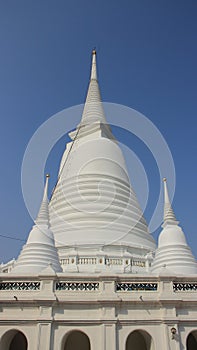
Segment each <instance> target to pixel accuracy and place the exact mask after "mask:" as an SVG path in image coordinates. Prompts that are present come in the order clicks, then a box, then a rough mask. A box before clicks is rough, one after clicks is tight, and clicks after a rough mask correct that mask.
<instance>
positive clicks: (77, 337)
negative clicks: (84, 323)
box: [63, 331, 90, 350]
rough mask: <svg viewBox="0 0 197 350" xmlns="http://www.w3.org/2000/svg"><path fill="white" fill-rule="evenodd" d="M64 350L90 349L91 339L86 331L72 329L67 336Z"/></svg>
mask: <svg viewBox="0 0 197 350" xmlns="http://www.w3.org/2000/svg"><path fill="white" fill-rule="evenodd" d="M63 350H90V340H89V338H88V336H87V335H86V334H85V333H83V332H81V331H72V332H70V333H69V334H68V335H67V337H66V340H65V343H64V347H63Z"/></svg>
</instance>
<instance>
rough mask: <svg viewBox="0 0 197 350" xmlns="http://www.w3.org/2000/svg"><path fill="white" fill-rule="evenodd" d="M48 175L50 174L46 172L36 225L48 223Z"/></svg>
mask: <svg viewBox="0 0 197 350" xmlns="http://www.w3.org/2000/svg"><path fill="white" fill-rule="evenodd" d="M49 177H50V175H49V174H47V175H46V183H45V188H44V194H43V199H42V203H41V206H40V210H39V212H38V215H37V219H36V220H35V223H36V224H37V225H43V224H45V225H48V223H49V208H48V196H47V193H48V183H49Z"/></svg>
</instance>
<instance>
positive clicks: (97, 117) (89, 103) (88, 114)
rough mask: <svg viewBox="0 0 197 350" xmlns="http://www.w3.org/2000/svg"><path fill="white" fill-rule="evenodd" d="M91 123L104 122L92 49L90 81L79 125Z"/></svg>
mask: <svg viewBox="0 0 197 350" xmlns="http://www.w3.org/2000/svg"><path fill="white" fill-rule="evenodd" d="M93 123H104V124H105V123H106V119H105V114H104V110H103V105H102V102H101V94H100V89H99V85H98V81H97V65H96V50H93V51H92V66H91V74H90V82H89V87H88V92H87V97H86V101H85V105H84V110H83V114H82V119H81V123H80V125H87V124H88V125H90V124H93Z"/></svg>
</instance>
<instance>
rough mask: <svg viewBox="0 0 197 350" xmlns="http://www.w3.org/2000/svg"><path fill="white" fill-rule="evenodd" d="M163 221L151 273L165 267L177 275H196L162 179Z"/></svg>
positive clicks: (192, 257) (165, 184)
mask: <svg viewBox="0 0 197 350" xmlns="http://www.w3.org/2000/svg"><path fill="white" fill-rule="evenodd" d="M163 182H164V220H163V225H162V227H163V230H162V231H161V233H160V236H159V241H158V248H157V250H156V254H155V259H154V260H153V264H152V272H153V273H160V272H162V271H163V268H164V267H166V269H167V270H168V272H170V273H172V274H175V275H178V274H182V275H186V276H187V275H191V274H196V273H197V263H196V260H195V258H194V256H193V254H192V252H191V249H190V248H189V246H188V245H187V242H186V238H185V235H184V233H183V231H182V228H181V227H180V226H178V224H179V222H178V221H177V220H176V217H175V214H174V211H173V209H172V206H171V203H170V200H169V195H168V189H167V182H166V179H165V178H164V180H163Z"/></svg>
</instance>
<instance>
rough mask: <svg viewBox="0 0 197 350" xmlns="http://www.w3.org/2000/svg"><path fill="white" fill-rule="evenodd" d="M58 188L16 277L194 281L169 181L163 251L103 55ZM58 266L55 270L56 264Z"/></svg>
mask: <svg viewBox="0 0 197 350" xmlns="http://www.w3.org/2000/svg"><path fill="white" fill-rule="evenodd" d="M69 136H70V139H71V141H70V142H69V143H68V144H67V146H66V150H65V152H64V153H63V156H62V160H61V163H60V168H59V175H58V180H57V184H56V186H55V188H54V190H53V192H52V196H51V200H50V202H49V203H48V198H47V189H48V176H47V179H46V186H45V190H44V196H43V200H42V203H41V207H40V210H39V213H38V216H37V219H36V220H35V225H34V226H33V228H32V230H31V232H30V234H29V238H28V240H27V243H26V244H25V245H24V247H23V249H22V251H21V253H20V255H19V257H18V259H17V261H16V262H15V261H13V260H12V261H10V262H9V263H8V264H5V265H2V266H1V270H2V272H11V273H12V274H24V273H27V274H28V273H30V274H31V273H33V274H34V273H36V274H38V273H42V271H45V273H46V271H47V269H48V270H49V272H50V271H54V272H60V273H61V271H63V272H68V273H72V272H73V273H75V272H77V273H78V272H84V273H90V274H91V273H100V272H104V273H108V272H110V273H133V274H136V273H138V274H152V275H155V274H156V275H160V274H166V273H169V274H170V275H174V274H185V275H188V274H189V275H192V274H196V273H197V264H196V261H195V259H194V256H193V255H192V252H191V250H190V248H189V247H188V245H187V242H186V239H185V235H184V233H183V231H182V229H181V227H180V226H178V221H177V220H176V217H175V214H174V211H173V209H172V206H171V203H170V200H169V196H168V190H167V184H166V179H165V180H164V222H163V230H162V232H161V234H160V236H159V242H158V248H157V249H156V244H155V241H154V239H153V238H152V236H151V235H150V233H149V232H148V227H147V224H146V221H145V219H144V217H143V213H142V210H141V209H140V206H139V203H138V200H137V198H136V195H135V193H134V190H133V188H132V187H131V185H130V181H129V177H128V173H127V168H126V164H125V160H124V157H123V154H122V152H121V149H120V148H119V145H118V142H117V140H116V139H115V137H114V136H113V134H112V131H111V128H110V126H109V125H108V124H107V122H106V118H105V114H104V109H103V106H102V101H101V95H100V90H99V85H98V80H97V69H96V52H95V51H93V53H92V67H91V75H90V82H89V87H88V92H87V97H86V101H85V105H84V110H83V114H82V118H81V122H80V123H79V125H78V126H76V129H75V130H74V131H72V132H70V134H69ZM49 265H50V266H49Z"/></svg>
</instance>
